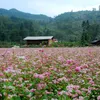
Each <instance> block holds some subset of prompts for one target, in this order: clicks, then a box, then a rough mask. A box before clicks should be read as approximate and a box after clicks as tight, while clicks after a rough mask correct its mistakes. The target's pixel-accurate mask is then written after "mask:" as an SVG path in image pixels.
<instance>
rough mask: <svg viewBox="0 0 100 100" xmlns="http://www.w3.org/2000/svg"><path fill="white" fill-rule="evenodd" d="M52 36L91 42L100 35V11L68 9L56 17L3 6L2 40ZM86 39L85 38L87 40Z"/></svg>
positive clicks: (0, 27) (0, 11) (20, 40)
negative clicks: (7, 8)
mask: <svg viewBox="0 0 100 100" xmlns="http://www.w3.org/2000/svg"><path fill="white" fill-rule="evenodd" d="M29 35H30V36H39V35H53V36H54V37H55V38H57V39H58V40H59V41H70V42H73V41H81V39H82V36H83V37H84V36H85V38H89V39H88V40H89V41H88V42H90V41H92V40H95V39H99V37H100V11H79V12H66V13H63V14H61V15H58V16H56V17H55V18H50V17H47V16H45V15H32V14H28V13H24V12H21V11H18V10H16V9H11V10H5V9H0V41H10V42H22V41H23V38H24V37H26V36H29ZM85 38H84V39H85Z"/></svg>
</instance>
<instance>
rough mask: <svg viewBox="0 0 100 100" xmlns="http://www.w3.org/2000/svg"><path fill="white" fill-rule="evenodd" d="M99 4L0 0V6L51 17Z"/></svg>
mask: <svg viewBox="0 0 100 100" xmlns="http://www.w3.org/2000/svg"><path fill="white" fill-rule="evenodd" d="M99 5H100V0H0V8H5V9H11V8H16V9H18V10H20V11H24V12H29V13H32V14H45V15H47V16H51V17H54V16H57V15H58V14H61V13H64V12H69V11H72V10H73V11H79V10H92V8H96V9H97V10H98V8H99V7H98V6H99Z"/></svg>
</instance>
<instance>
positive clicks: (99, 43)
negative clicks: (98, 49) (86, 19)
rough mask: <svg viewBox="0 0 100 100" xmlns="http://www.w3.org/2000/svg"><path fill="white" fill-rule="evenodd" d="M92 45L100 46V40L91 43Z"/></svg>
mask: <svg viewBox="0 0 100 100" xmlns="http://www.w3.org/2000/svg"><path fill="white" fill-rule="evenodd" d="M91 44H92V45H99V46H100V40H94V41H92V42H91Z"/></svg>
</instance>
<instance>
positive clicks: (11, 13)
mask: <svg viewBox="0 0 100 100" xmlns="http://www.w3.org/2000/svg"><path fill="white" fill-rule="evenodd" d="M0 15H3V16H8V17H11V16H15V17H18V18H24V19H30V20H37V21H45V22H49V21H50V20H51V18H50V17H48V16H46V15H42V14H40V15H36V14H30V13H24V12H21V11H18V10H16V9H10V10H6V9H2V8H1V9H0Z"/></svg>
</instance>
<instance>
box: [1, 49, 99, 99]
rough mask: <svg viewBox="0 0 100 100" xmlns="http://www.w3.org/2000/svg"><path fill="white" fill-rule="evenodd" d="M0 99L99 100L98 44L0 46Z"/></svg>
mask: <svg viewBox="0 0 100 100" xmlns="http://www.w3.org/2000/svg"><path fill="white" fill-rule="evenodd" d="M0 100H100V47H85V48H83V47H82V48H42V49H41V48H38V49H31V48H30V49H29V48H26V49H24V48H12V49H0Z"/></svg>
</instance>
